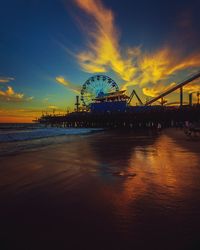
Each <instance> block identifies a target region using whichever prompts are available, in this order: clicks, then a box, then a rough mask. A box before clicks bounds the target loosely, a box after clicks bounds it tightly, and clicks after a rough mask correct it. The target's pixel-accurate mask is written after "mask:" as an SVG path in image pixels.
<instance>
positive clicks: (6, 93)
mask: <svg viewBox="0 0 200 250" xmlns="http://www.w3.org/2000/svg"><path fill="white" fill-rule="evenodd" d="M33 99H34V97H33V96H31V97H25V95H24V94H23V93H16V92H15V91H14V89H13V88H12V87H11V86H8V87H7V89H6V90H0V100H1V101H8V102H22V101H32V100H33Z"/></svg>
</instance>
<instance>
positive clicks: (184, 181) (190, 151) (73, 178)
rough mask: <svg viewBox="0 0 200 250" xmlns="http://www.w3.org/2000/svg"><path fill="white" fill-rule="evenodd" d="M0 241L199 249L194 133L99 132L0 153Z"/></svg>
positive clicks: (11, 245) (21, 245) (6, 245)
mask: <svg viewBox="0 0 200 250" xmlns="http://www.w3.org/2000/svg"><path fill="white" fill-rule="evenodd" d="M0 161H1V163H0V164H1V165H0V201H1V206H0V230H1V234H0V239H1V248H0V249H102V250H104V249H105V250H107V249H200V240H199V235H200V141H199V140H188V139H187V138H186V137H185V136H184V134H183V133H182V131H178V130H177V131H175V130H171V131H166V132H162V133H161V134H160V135H153V134H149V133H144V132H143V133H142V132H140V133H137V134H135V133H130V132H126V133H125V132H117V131H116V132H109V131H107V132H100V133H98V134H95V135H91V136H88V137H81V136H77V137H76V138H75V139H74V140H72V141H70V142H65V143H62V144H55V145H51V147H49V148H43V149H39V150H38V151H34V152H23V153H18V154H16V155H11V156H5V157H0Z"/></svg>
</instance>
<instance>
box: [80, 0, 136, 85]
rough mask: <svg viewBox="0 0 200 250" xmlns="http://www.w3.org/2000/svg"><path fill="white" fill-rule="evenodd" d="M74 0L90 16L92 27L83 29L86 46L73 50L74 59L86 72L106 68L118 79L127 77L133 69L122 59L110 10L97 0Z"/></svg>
mask: <svg viewBox="0 0 200 250" xmlns="http://www.w3.org/2000/svg"><path fill="white" fill-rule="evenodd" d="M75 3H76V4H77V5H78V6H79V7H80V8H81V9H82V10H83V11H84V12H85V13H86V14H88V15H89V16H90V17H91V18H92V20H93V27H91V29H89V30H87V35H88V38H89V42H88V50H86V51H83V52H80V53H79V54H77V59H78V61H79V63H80V65H81V67H82V69H83V70H84V71H86V72H90V73H97V72H106V71H108V70H109V69H111V70H113V71H114V72H115V73H117V74H118V75H119V76H120V77H121V79H123V80H125V81H130V80H131V79H132V78H133V76H134V75H135V73H136V68H135V67H134V65H133V63H132V61H131V59H132V58H127V59H124V58H123V57H122V55H121V52H120V46H119V35H118V30H117V29H116V27H115V24H114V14H113V12H112V11H111V10H109V9H107V8H106V7H105V6H104V5H103V4H102V3H101V1H95V0H85V1H82V0H75Z"/></svg>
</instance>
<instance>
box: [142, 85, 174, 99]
mask: <svg viewBox="0 0 200 250" xmlns="http://www.w3.org/2000/svg"><path fill="white" fill-rule="evenodd" d="M175 85H176V83H175V82H172V83H171V84H169V85H168V86H164V85H162V84H159V85H156V86H152V87H151V88H143V89H142V92H143V94H144V95H146V96H150V97H156V96H158V95H160V94H161V93H163V92H165V91H167V90H168V89H170V88H172V87H173V86H175Z"/></svg>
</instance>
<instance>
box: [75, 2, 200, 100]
mask: <svg viewBox="0 0 200 250" xmlns="http://www.w3.org/2000/svg"><path fill="white" fill-rule="evenodd" d="M74 1H75V3H76V4H77V6H78V7H79V8H80V9H81V10H82V11H83V12H84V13H85V14H86V15H87V16H88V17H89V18H90V19H91V20H90V21H91V22H90V23H89V25H85V26H86V27H87V28H86V29H85V32H86V37H87V39H88V42H87V49H86V50H84V51H81V52H80V53H78V54H77V55H76V57H77V59H78V62H79V64H80V66H81V68H82V70H84V71H86V72H90V73H99V72H107V71H109V70H112V71H114V72H115V73H116V74H117V75H118V76H119V77H120V78H121V80H122V82H123V84H122V85H121V88H122V89H127V87H129V86H134V85H138V86H140V87H145V86H150V87H153V89H152V90H151V93H150V94H151V96H152V95H153V96H155V94H157V93H160V92H162V91H163V89H165V88H167V87H166V86H165V83H166V82H169V81H166V80H170V78H171V77H173V76H174V75H175V74H176V73H177V72H179V71H182V70H185V69H190V70H191V69H192V70H193V69H194V68H197V67H199V66H200V53H199V51H198V52H195V53H192V54H184V53H183V51H184V49H181V48H179V50H178V49H172V47H170V46H164V47H162V48H160V49H158V50H156V51H151V52H147V51H144V50H142V49H141V47H133V48H128V49H122V48H121V47H120V43H119V32H118V30H117V28H116V26H115V22H114V13H113V12H112V11H111V10H110V9H108V8H106V7H105V6H104V5H103V4H102V2H101V1H100V0H96V1H95V0H84V1H82V0H74ZM161 82H162V84H161ZM156 85H157V87H156ZM159 88H161V89H159ZM149 91H150V90H149V89H147V88H145V89H143V92H144V93H146V94H147V93H149Z"/></svg>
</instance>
